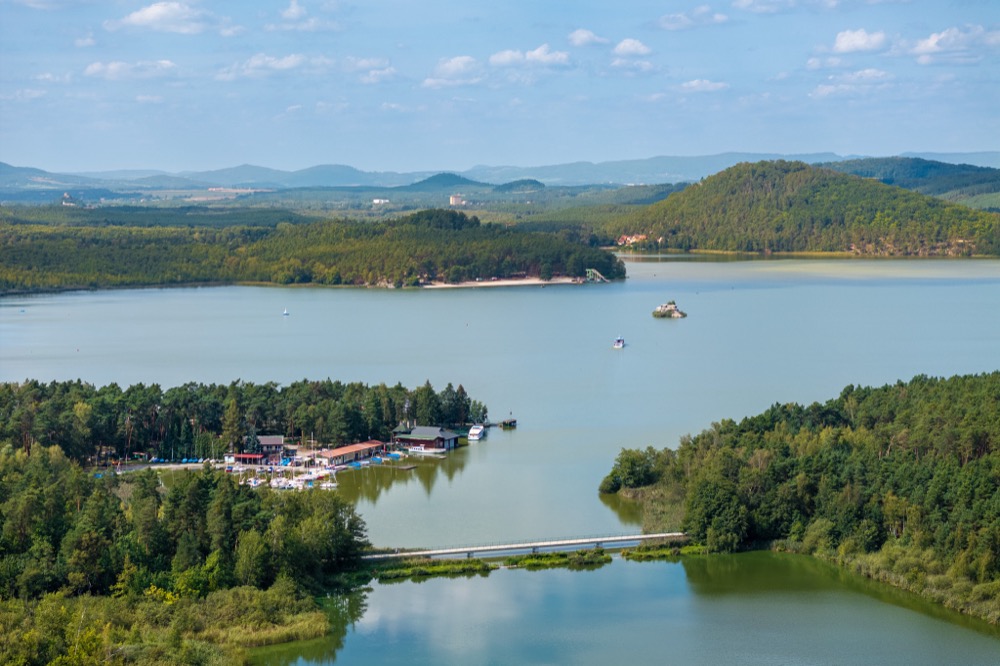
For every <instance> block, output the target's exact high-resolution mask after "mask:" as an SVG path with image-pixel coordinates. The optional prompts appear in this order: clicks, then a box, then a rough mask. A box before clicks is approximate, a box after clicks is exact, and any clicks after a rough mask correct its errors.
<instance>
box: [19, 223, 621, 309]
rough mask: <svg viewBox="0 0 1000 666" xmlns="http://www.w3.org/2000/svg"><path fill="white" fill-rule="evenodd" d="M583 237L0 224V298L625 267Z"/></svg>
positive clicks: (438, 226)
mask: <svg viewBox="0 0 1000 666" xmlns="http://www.w3.org/2000/svg"><path fill="white" fill-rule="evenodd" d="M588 241H589V238H580V237H579V236H578V235H576V234H573V233H571V232H563V233H558V234H551V233H540V232H529V231H519V230H517V229H516V228H507V227H504V226H502V225H497V224H481V223H480V221H479V219H478V218H476V217H474V216H473V217H469V216H467V215H465V214H464V213H461V212H457V211H450V210H428V211H422V212H419V213H414V214H412V215H408V216H405V217H402V218H399V219H396V220H388V221H380V222H364V223H361V222H350V221H344V220H340V221H322V222H312V223H300V224H291V223H285V222H281V223H278V224H276V226H274V227H270V226H254V227H245V226H226V227H222V228H214V227H211V228H206V227H200V226H194V227H131V226H128V227H125V226H89V225H88V226H67V225H51V224H48V225H38V224H28V223H22V222H21V221H20V220H17V219H15V220H14V221H13V222H11V221H7V222H4V223H2V224H0V252H2V254H3V257H4V261H3V265H2V266H0V292H8V293H9V292H18V291H31V290H44V289H72V288H100V287H126V286H148V285H175V284H193V283H226V284H228V283H236V282H265V283H267V282H270V283H277V284H293V283H294V284H325V285H341V284H343V285H358V286H362V285H371V286H375V285H378V286H397V287H399V286H416V285H419V284H421V283H423V282H426V281H438V280H440V281H448V282H461V281H465V280H475V279H484V280H485V279H489V278H493V277H497V278H506V277H517V276H526V275H527V276H537V277H541V278H543V279H550V278H552V277H553V276H557V275H564V276H571V277H582V276H584V275H585V274H586V270H587V269H588V268H596V269H597V270H599V271H600V272H601V273H602V274H604V275H605V276H606V277H608V278H612V279H613V278H621V277H624V275H625V269H624V266H623V265H622V263H621V261H620V260H618V259H617V258H615V257H614V256H613V255H612V254H611V253H609V252H606V251H604V250H601V249H598V248H596V247H592V246H591V245H589V244H588Z"/></svg>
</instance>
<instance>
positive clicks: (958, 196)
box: [817, 157, 1000, 207]
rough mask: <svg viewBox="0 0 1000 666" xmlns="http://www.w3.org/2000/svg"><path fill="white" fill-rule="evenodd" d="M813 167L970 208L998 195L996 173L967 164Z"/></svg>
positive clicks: (899, 161)
mask: <svg viewBox="0 0 1000 666" xmlns="http://www.w3.org/2000/svg"><path fill="white" fill-rule="evenodd" d="M817 166H821V167H824V168H827V169H832V170H833V171H839V172H841V173H849V174H853V175H855V176H861V177H862V178H874V179H876V180H879V181H881V182H883V183H885V184H886V185H895V186H896V187H903V188H906V189H908V190H914V191H915V192H920V193H922V194H929V195H931V196H936V197H940V198H942V199H945V200H948V201H956V202H961V203H965V205H970V204H969V203H968V202H969V201H970V200H971V199H972V198H974V197H976V196H978V195H989V194H996V193H1000V169H991V168H988V167H979V166H972V165H970V164H947V163H945V162H936V161H933V160H924V159H920V158H915V157H868V158H864V159H857V160H844V161H842V162H829V163H827V164H821V165H817ZM973 207H977V206H973Z"/></svg>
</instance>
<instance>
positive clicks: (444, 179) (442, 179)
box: [395, 173, 489, 192]
mask: <svg viewBox="0 0 1000 666" xmlns="http://www.w3.org/2000/svg"><path fill="white" fill-rule="evenodd" d="M462 187H475V188H480V187H489V185H488V184H486V183H477V182H476V181H474V180H469V179H468V178H464V177H462V176H459V175H457V174H454V173H439V174H436V175H434V176H431V177H430V178H425V179H424V180H421V181H419V182H416V183H413V184H412V185H401V186H400V187H397V188H395V189H397V190H408V191H411V192H437V191H441V190H454V189H456V188H462Z"/></svg>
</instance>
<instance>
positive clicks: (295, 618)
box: [0, 445, 368, 665]
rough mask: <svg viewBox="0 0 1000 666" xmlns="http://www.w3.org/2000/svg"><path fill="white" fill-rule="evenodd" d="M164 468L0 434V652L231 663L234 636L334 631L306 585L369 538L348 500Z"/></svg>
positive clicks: (2, 655)
mask: <svg viewBox="0 0 1000 666" xmlns="http://www.w3.org/2000/svg"><path fill="white" fill-rule="evenodd" d="M169 481H170V487H169V488H165V487H164V486H163V484H162V482H161V478H160V476H158V475H157V473H156V472H154V471H153V470H151V469H147V470H145V471H142V472H138V473H135V474H129V475H125V476H116V475H105V476H104V477H103V478H95V477H94V475H92V474H87V473H85V472H84V471H83V470H82V468H81V467H80V466H79V465H78V464H77V463H76V462H74V461H72V460H70V459H68V458H67V457H66V456H65V455H64V454H63V452H62V451H61V449H60V448H59V447H56V446H53V447H48V448H46V447H42V446H39V445H36V446H34V447H32V449H31V451H30V454H29V453H26V452H25V451H23V450H15V448H14V447H12V446H10V445H6V446H4V447H2V448H0V522H2V528H3V531H2V533H0V634H2V635H3V640H2V641H0V662H2V663H4V664H25V665H34V664H38V665H41V664H228V663H232V664H241V663H246V653H245V648H248V647H253V646H257V645H266V644H269V643H275V642H284V641H290V640H296V639H303V638H315V637H319V636H322V635H326V634H327V633H328V632H329V631H330V630H331V623H330V619H329V618H328V617H327V615H326V614H325V613H324V612H323V611H322V610H321V608H320V607H319V605H318V604H317V603H316V601H315V600H314V598H312V597H311V596H309V595H310V594H315V593H316V592H318V591H320V590H322V589H329V586H330V585H333V584H336V582H337V581H338V580H343V577H344V576H348V575H350V572H351V571H352V570H353V569H354V568H355V567H356V565H357V562H358V558H359V556H360V554H361V551H362V550H363V549H364V548H366V547H367V545H368V542H367V536H366V533H367V529H366V526H365V524H364V521H363V520H362V519H361V518H360V517H359V516H358V515H357V514H356V513H355V511H354V509H353V507H351V506H350V505H349V504H348V503H347V502H346V501H345V500H343V499H342V498H341V497H340V496H339V495H338V494H337V493H335V492H330V491H321V490H314V491H308V492H280V491H272V490H270V489H269V488H267V487H262V488H259V489H252V488H250V487H248V486H243V485H240V484H238V483H237V482H236V480H235V479H234V478H233V477H232V476H231V475H228V474H226V473H225V472H221V471H216V470H212V469H210V468H209V467H208V466H206V467H205V468H204V469H202V470H201V471H197V472H188V471H179V472H175V473H173V474H171V476H170V479H169Z"/></svg>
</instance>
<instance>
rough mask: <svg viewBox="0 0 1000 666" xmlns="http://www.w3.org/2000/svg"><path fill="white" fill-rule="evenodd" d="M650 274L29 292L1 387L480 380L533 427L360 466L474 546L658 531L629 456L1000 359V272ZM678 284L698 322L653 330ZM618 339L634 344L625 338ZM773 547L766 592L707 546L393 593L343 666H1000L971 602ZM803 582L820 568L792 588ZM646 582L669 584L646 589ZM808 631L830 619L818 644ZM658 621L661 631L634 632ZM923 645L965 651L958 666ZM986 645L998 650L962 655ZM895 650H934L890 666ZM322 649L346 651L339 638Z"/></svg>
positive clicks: (379, 494) (757, 266) (379, 526)
mask: <svg viewBox="0 0 1000 666" xmlns="http://www.w3.org/2000/svg"><path fill="white" fill-rule="evenodd" d="M628 272H629V278H628V279H627V280H625V281H624V282H621V283H616V284H608V285H586V286H556V285H553V286H547V287H544V288H541V287H515V288H479V289H461V290H457V289H452V290H433V291H431V290H426V291H409V290H399V291H392V290H359V289H323V288H258V287H223V288H181V289H151V290H134V291H109V292H80V293H71V294H54V295H43V296H33V297H17V298H5V299H0V379H2V380H6V381H19V380H22V379H25V378H29V377H30V378H37V379H40V380H51V379H75V378H82V379H84V380H86V381H89V382H92V383H94V384H98V385H100V384H105V383H108V382H112V381H113V382H117V383H118V384H120V385H122V386H126V385H128V384H131V383H137V382H144V383H152V382H157V383H159V384H161V386H164V387H168V386H174V385H179V384H182V383H184V382H187V381H201V382H219V383H228V382H231V381H233V380H236V379H243V380H247V381H255V382H264V381H278V382H290V381H294V380H297V379H302V378H325V377H331V378H334V379H339V380H343V381H363V382H366V383H370V384H371V383H378V382H386V383H388V384H395V383H396V382H401V383H403V384H404V385H407V386H417V385H420V384H423V383H424V382H425V381H428V380H429V381H430V382H431V383H432V384H433V385H434V387H435V388H436V389H437V390H441V389H442V388H444V386H445V384H447V383H448V382H452V383H453V384H455V385H456V386H457V385H458V384H462V385H463V386H464V387H465V389H466V390H467V391H468V393H469V394H470V395H471V396H472V397H473V398H474V399H477V400H480V401H482V402H484V403H485V404H486V405H487V406H488V408H489V410H490V416H491V417H492V418H493V419H494V420H499V419H501V418H505V417H507V416H513V417H515V418H517V420H518V428H517V429H516V430H512V431H501V430H499V429H496V428H494V429H492V430H491V431H490V432H489V434H488V436H487V437H486V438H485V439H483V440H481V441H480V442H478V443H473V444H472V445H470V446H468V447H465V448H463V449H461V450H459V451H458V452H456V453H454V454H451V455H449V456H448V457H447V458H446V459H444V460H429V461H421V462H420V463H419V465H418V467H417V468H416V469H413V470H409V471H406V470H401V469H378V468H369V469H364V470H360V471H357V472H349V473H342V474H340V476H339V482H340V492H342V493H343V494H344V495H345V496H346V497H348V498H349V499H351V500H352V501H353V502H355V503H356V506H357V507H358V510H359V512H360V513H361V514H362V515H363V516H364V518H365V520H366V521H367V523H368V527H369V534H370V536H371V539H372V541H373V542H374V543H375V544H377V545H383V546H455V545H467V544H476V543H486V542H498V541H508V540H526V539H535V538H554V537H572V536H587V535H600V534H620V533H623V532H631V531H635V530H636V529H637V527H636V526H637V524H638V521H639V519H640V517H639V516H638V515H637V514H636V512H635V510H634V508H632V507H629V506H628V505H619V504H618V503H616V502H615V501H613V500H612V501H609V500H607V498H603V499H602V498H601V497H600V496H599V495H598V493H597V490H596V489H597V485H598V483H599V482H600V480H601V478H602V477H603V476H604V474H606V473H607V471H608V470H609V469H610V466H611V463H612V462H613V460H614V457H615V456H616V455H617V453H618V451H619V450H620V449H621V448H622V447H645V446H647V445H652V446H656V447H664V446H675V445H676V444H677V442H678V440H679V438H680V437H681V436H683V435H684V434H686V433H696V432H699V431H700V430H702V429H704V428H706V427H708V426H709V425H710V424H711V423H712V422H713V421H718V420H721V419H724V418H734V419H739V418H741V417H743V416H746V415H751V414H755V413H758V412H760V411H762V410H764V409H766V408H767V407H768V406H770V405H771V404H773V403H775V402H793V401H794V402H800V403H810V402H812V401H816V400H819V401H823V400H827V399H829V398H831V397H834V396H836V395H837V394H839V392H840V391H841V389H842V388H843V387H844V386H845V385H847V384H862V385H882V384H885V383H892V382H895V381H897V380H899V379H903V380H906V379H909V378H910V377H912V376H913V375H916V374H927V375H941V376H946V375H952V374H965V373H978V372H988V371H993V370H996V369H998V368H1000V262H998V261H946V260H920V261H888V260H883V261H878V260H840V261H829V260H792V259H782V260H771V261H742V262H732V261H722V262H720V261H692V260H687V259H676V258H670V259H667V260H663V259H662V258H658V257H649V258H645V259H644V260H641V261H639V260H635V259H633V260H630V261H629V262H628ZM671 299H673V300H676V301H677V304H678V306H679V307H680V308H681V309H682V310H684V311H686V312H687V313H688V314H689V316H688V318H687V319H683V320H673V321H672V320H660V319H654V318H653V317H652V316H651V312H652V310H653V308H654V307H655V306H656V305H658V304H660V303H663V302H665V301H667V300H671ZM286 308H287V310H288V312H289V316H287V317H284V316H282V312H283V310H284V309H286ZM618 335H621V336H623V337H624V338H625V340H626V347H625V348H624V349H621V350H615V349H612V347H611V343H612V340H613V339H614V338H615V337H616V336H618ZM740 557H743V556H740ZM753 557H758V556H752V557H751V558H749V559H753ZM718 561H719V562H722V561H729V560H724V559H720V560H718ZM733 561H735V562H740V560H739V558H737V559H735V560H733ZM753 561H754V562H755V565H754V567H753V569H752V570H750V571H746V572H744V574H743V575H742V577H749V578H750V579H752V580H751V581H750V582H749V583H747V584H748V585H749V586H750V587H740V586H739V585H735V586H734V580H733V579H732V578H726V577H722V578H715V577H716V575H717V573H716V570H717V569H718V567H715V568H713V567H712V566H711V565H710V562H711V560H706V562H708V564H705V571H703V572H701V573H699V574H695V573H693V572H692V569H693V568H696V566H698V565H696V564H695V563H693V562H687V561H686V562H685V563H683V564H663V563H661V564H643V565H635V564H630V563H625V562H618V561H616V562H614V563H613V564H612V565H609V566H607V567H605V568H603V569H601V570H599V571H595V572H587V573H569V572H561V571H557V572H537V573H528V572H520V571H509V572H508V571H504V572H499V573H497V574H494V575H492V576H490V577H489V578H487V579H480V578H476V579H458V580H435V581H427V582H425V583H422V584H419V585H418V584H413V583H404V584H399V585H393V586H376V587H375V588H374V589H373V590H372V592H371V593H370V594H369V595H368V596H367V599H366V602H365V603H366V604H367V605H366V608H367V610H366V611H365V612H364V613H363V614H362V615H361V617H360V618H359V619H357V621H355V622H354V623H353V624H352V625H351V628H350V629H349V630H348V631H347V633H346V636H345V637H344V638H343V648H342V649H341V650H340V652H337V654H338V655H339V656H338V663H340V662H341V661H342V662H343V663H374V662H387V663H392V661H393V660H394V659H404V658H407V657H409V658H410V659H412V660H413V661H414V663H489V662H494V663H520V662H524V663H568V662H574V661H576V662H581V663H585V662H596V661H598V660H610V659H614V660H615V661H621V660H622V659H624V658H631V659H633V660H634V661H637V662H641V663H645V662H648V661H652V660H653V659H655V660H656V661H665V660H666V661H668V663H669V662H672V661H674V657H675V656H676V661H677V662H682V661H687V662H690V661H694V662H695V663H726V662H728V663H788V664H811V663H987V662H985V661H984V660H983V659H984V655H987V654H990V653H992V654H993V656H997V658H996V659H994V660H993V663H1000V642H998V641H997V638H996V636H995V635H991V634H989V632H987V633H982V632H981V631H979V630H977V629H975V628H969V627H967V626H965V625H963V624H962V623H961V622H960V621H959V622H956V621H955V619H954V618H953V617H951V616H950V615H948V614H946V617H945V619H942V618H940V617H936V616H934V615H933V614H932V615H928V614H927V613H926V611H921V610H919V609H917V610H914V608H912V607H910V606H908V605H907V604H906V603H904V604H899V603H898V602H897V601H890V603H886V600H884V599H882V598H881V597H880V596H879V595H880V594H881V593H878V594H873V593H872V591H871V590H870V589H868V588H866V587H864V586H863V585H862V586H861V587H859V586H858V584H857V583H856V582H845V581H844V580H841V579H840V578H839V577H838V576H836V575H833V574H816V573H815V572H812V573H810V572H811V571H812V569H810V567H812V566H814V565H813V564H789V563H787V562H786V560H784V559H774V558H773V557H772V558H771V559H768V558H766V557H765V558H763V559H762V560H760V562H758V561H757V560H753ZM734 566H743V565H742V564H739V565H734ZM769 568H773V571H774V572H783V573H774V575H770V574H767V573H766V571H768V570H769ZM789 572H791V573H789ZM720 575H721V574H720ZM811 576H813V577H818V578H817V580H815V581H813V582H810V577H811ZM789 577H791V578H790V580H798V581H802V582H801V584H798V583H797V584H795V585H792V584H791V583H789V586H790V587H789V588H788V589H786V588H783V587H781V586H780V585H776V583H775V581H776V580H783V579H785V578H789ZM713 579H714V580H716V581H717V584H716V585H713V584H712V582H711V581H712V580H713ZM754 580H756V581H759V583H760V585H761V586H762V587H760V588H757V587H754V585H755V584H756V583H754V582H753V581H754ZM719 586H721V588H720V587H719ZM730 587H732V589H731V590H729V589H727V588H730ZM771 588H774V589H773V591H772V592H768V591H767V590H768V589H771ZM646 589H649V590H654V592H651V593H650V594H648V595H640V594H638V591H639V590H646ZM845 600H846V601H845ZM845 603H846V604H847V605H843V604H845ZM760 604H763V605H760ZM642 609H645V610H646V613H642V612H641V610H642ZM838 609H839V610H838ZM810 618H812V619H810ZM879 622H882V624H881V625H880V624H879ZM831 623H832V624H831ZM927 623H930V625H931V626H934V627H938V629H936V630H935V631H937V632H938V633H934V632H931V631H930V630H929V629H928V628H927ZM804 624H810V625H818V626H820V627H822V630H821V631H820V633H818V634H815V635H813V636H812V637H811V638H806V637H805V634H803V631H804V630H803V629H802V626H803V625H804ZM549 626H551V627H552V629H551V631H546V627H549ZM879 626H881V627H882V628H883V630H882V631H881V638H878V637H877V634H879V632H878V630H877V629H878V627H879ZM450 627H454V630H452V629H451V628H450ZM754 627H758V630H757V631H755V630H754V629H753V628H754ZM903 629H907V631H903ZM869 630H871V631H872V632H873V634H869V633H867V632H868V631H869ZM901 632H902V633H901ZM645 634H649V635H650V636H652V639H651V640H650V642H649V644H648V645H645V644H643V643H642V641H640V640H638V639H637V638H636V637H637V636H641V635H645ZM544 635H550V636H551V641H550V642H546V641H545V640H544V638H543V636H544ZM897 635H905V636H908V637H909V638H906V639H900V640H897V639H895V638H893V637H894V636H897ZM924 636H934V637H935V638H934V640H936V641H941V642H942V643H945V644H948V645H949V650H951V651H952V652H949V654H952V655H955V656H964V657H965V658H964V659H959V660H955V661H953V660H951V659H944V660H940V659H937V658H936V656H939V655H940V654H941V653H939V652H934V651H933V650H932V649H931V646H927V645H925V642H923V641H924V640H925V639H924V638H923V637H924ZM667 637H669V638H667ZM661 639H662V640H661ZM688 639H690V640H688ZM983 641H985V643H984V642H983ZM665 644H672V645H666V646H665ZM644 645H645V646H644ZM972 645H979V646H981V647H982V646H983V645H985V646H987V647H986V648H982V649H980V648H974V649H973V648H970V649H971V650H972V651H971V652H968V653H963V652H961V649H963V647H964V646H972ZM685 646H686V647H685ZM699 646H700V649H701V651H700V652H697V651H696V649H697V648H698V647H699ZM727 646H728V647H727ZM855 646H858V648H857V651H854V649H855ZM889 646H895V649H896V650H897V651H898V652H899V653H900V654H909V655H910V656H911V657H912V658H911V659H907V660H905V661H904V660H902V659H899V660H896V661H893V660H892V659H888V658H887V657H886V655H885V652H884V651H885V650H891V649H892V648H891V647H889ZM908 646H909V647H908ZM914 646H915V647H914ZM301 649H302V650H303V651H304V652H303V655H305V654H306V652H305V651H306V650H307V649H311V648H307V647H304V646H303V647H302V648H301ZM317 649H318V650H319V651H320V654H322V655H325V656H323V657H322V659H325V660H327V661H329V659H330V658H332V654H327V652H329V651H330V650H331V649H333V648H331V647H330V644H328V643H324V645H323V646H320V647H317ZM379 650H381V651H379ZM649 650H658V652H649ZM664 650H667V652H664ZM880 650H882V651H880ZM955 650H959V652H954V651H955ZM865 651H868V653H869V654H871V655H874V657H873V658H870V659H869V658H865V657H864V656H863V653H864V652H865ZM614 655H618V658H615V657H614ZM656 655H658V656H656ZM921 659H923V661H921ZM293 661H294V660H293ZM309 663H311V662H309Z"/></svg>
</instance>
